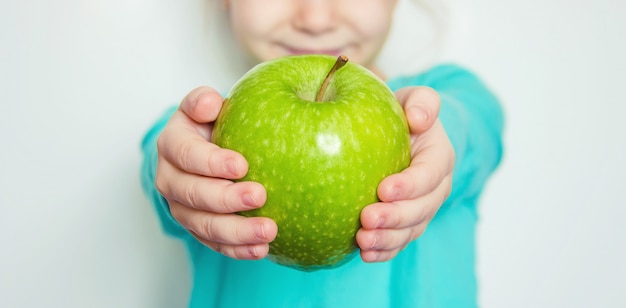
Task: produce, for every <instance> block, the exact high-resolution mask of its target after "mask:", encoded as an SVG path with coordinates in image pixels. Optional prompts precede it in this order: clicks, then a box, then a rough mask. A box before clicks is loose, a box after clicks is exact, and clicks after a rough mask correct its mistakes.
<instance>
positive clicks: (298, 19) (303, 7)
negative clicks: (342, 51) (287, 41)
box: [294, 0, 337, 35]
mask: <svg viewBox="0 0 626 308" xmlns="http://www.w3.org/2000/svg"><path fill="white" fill-rule="evenodd" d="M333 1H334V0H297V1H295V2H296V3H297V4H296V7H295V14H294V26H295V27H296V28H297V29H298V30H300V31H303V32H307V33H309V34H314V35H317V34H323V33H325V32H328V31H330V30H332V29H333V28H334V27H335V23H336V18H337V16H336V14H335V13H336V12H335V5H334V3H333Z"/></svg>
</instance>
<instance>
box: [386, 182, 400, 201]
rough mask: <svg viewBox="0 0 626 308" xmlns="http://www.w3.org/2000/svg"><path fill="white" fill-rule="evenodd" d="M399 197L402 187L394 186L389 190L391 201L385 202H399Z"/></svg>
mask: <svg viewBox="0 0 626 308" xmlns="http://www.w3.org/2000/svg"><path fill="white" fill-rule="evenodd" d="M399 195H400V187H398V186H392V187H391V188H390V189H389V200H385V201H396V200H398V196H399Z"/></svg>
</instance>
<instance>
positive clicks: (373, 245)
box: [369, 235, 378, 249]
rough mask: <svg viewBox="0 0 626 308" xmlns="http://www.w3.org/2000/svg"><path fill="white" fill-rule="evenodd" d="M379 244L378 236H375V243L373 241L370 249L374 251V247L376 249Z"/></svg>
mask: <svg viewBox="0 0 626 308" xmlns="http://www.w3.org/2000/svg"><path fill="white" fill-rule="evenodd" d="M377 242H378V235H374V241H372V245H370V247H369V249H374V247H376V243H377Z"/></svg>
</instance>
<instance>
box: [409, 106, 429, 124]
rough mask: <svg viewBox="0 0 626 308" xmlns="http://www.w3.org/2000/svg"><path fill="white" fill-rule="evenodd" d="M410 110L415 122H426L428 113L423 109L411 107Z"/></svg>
mask: <svg viewBox="0 0 626 308" xmlns="http://www.w3.org/2000/svg"><path fill="white" fill-rule="evenodd" d="M410 110H411V113H412V114H413V117H415V119H416V120H419V121H423V122H427V121H428V113H427V112H426V110H424V108H422V107H420V106H412V107H411V108H410Z"/></svg>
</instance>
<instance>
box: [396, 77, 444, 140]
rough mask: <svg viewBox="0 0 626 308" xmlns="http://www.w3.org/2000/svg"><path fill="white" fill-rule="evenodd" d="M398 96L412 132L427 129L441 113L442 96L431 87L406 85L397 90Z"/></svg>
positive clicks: (417, 132)
mask: <svg viewBox="0 0 626 308" xmlns="http://www.w3.org/2000/svg"><path fill="white" fill-rule="evenodd" d="M396 98H397V99H398V101H399V102H400V104H401V105H402V106H403V108H404V112H405V115H406V118H407V120H408V122H409V127H410V128H411V133H413V134H421V133H423V132H425V131H427V130H428V129H429V128H430V127H431V126H432V125H433V124H434V123H435V120H436V119H437V117H438V115H439V107H440V98H439V94H438V93H437V91H435V90H433V89H432V88H429V87H406V88H402V89H400V90H398V91H397V92H396Z"/></svg>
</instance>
